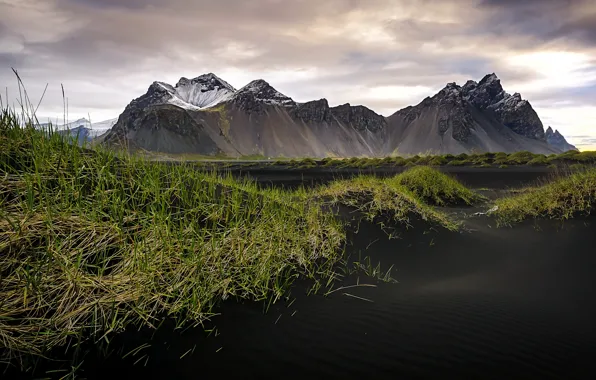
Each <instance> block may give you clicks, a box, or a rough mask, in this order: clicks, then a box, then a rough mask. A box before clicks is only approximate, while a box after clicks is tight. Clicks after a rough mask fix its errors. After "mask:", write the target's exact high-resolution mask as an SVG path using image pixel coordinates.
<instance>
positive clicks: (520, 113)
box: [463, 73, 544, 140]
mask: <svg viewBox="0 0 596 380" xmlns="http://www.w3.org/2000/svg"><path fill="white" fill-rule="evenodd" d="M463 93H464V98H465V99H466V100H467V101H469V102H470V103H471V104H473V105H474V106H475V107H477V108H478V109H480V110H490V111H492V112H494V113H495V115H496V117H497V119H498V120H499V121H500V122H501V123H503V124H504V125H505V126H507V127H508V128H510V129H511V130H512V131H514V132H515V133H517V134H519V135H522V136H526V137H529V138H531V139H536V140H544V126H543V125H542V122H541V121H540V118H539V117H538V115H537V114H536V112H535V111H534V109H533V108H532V106H531V105H530V103H529V102H528V101H527V100H522V98H521V95H520V94H519V93H515V94H513V95H509V94H508V93H506V92H505V91H504V90H503V87H501V81H500V79H499V78H497V76H496V75H495V74H494V73H493V74H489V75H486V76H485V77H484V78H482V80H481V81H480V82H479V83H476V82H474V81H468V82H467V83H466V84H465V85H464V88H463Z"/></svg>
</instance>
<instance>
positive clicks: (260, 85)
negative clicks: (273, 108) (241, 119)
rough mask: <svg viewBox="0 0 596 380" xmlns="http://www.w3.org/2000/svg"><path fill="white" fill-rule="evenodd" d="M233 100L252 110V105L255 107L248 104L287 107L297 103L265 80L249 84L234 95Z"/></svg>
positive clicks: (257, 80)
mask: <svg viewBox="0 0 596 380" xmlns="http://www.w3.org/2000/svg"><path fill="white" fill-rule="evenodd" d="M233 98H234V100H235V101H236V102H239V103H242V104H244V105H245V106H249V108H252V105H254V104H248V103H251V102H252V101H256V102H258V103H264V104H269V105H280V106H286V107H294V106H296V102H294V101H293V100H292V99H291V98H290V97H288V96H286V95H284V94H282V93H281V92H279V91H277V90H276V89H275V88H273V87H272V86H271V85H270V84H269V83H268V82H267V81H265V80H264V79H256V80H253V81H252V82H250V83H248V84H247V85H246V86H244V87H242V88H241V89H240V90H238V91H237V92H236V93H235V94H234V96H233Z"/></svg>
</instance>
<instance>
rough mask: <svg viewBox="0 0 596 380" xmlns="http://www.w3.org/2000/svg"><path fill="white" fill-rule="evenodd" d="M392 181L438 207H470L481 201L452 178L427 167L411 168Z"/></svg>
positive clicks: (480, 198)
mask: <svg viewBox="0 0 596 380" xmlns="http://www.w3.org/2000/svg"><path fill="white" fill-rule="evenodd" d="M394 181H395V182H397V183H398V184H400V185H402V186H403V187H405V188H406V189H408V190H410V191H411V192H412V193H414V194H415V195H416V196H417V197H419V198H420V199H422V200H423V201H425V202H427V203H432V204H435V205H438V206H445V205H455V204H466V205H471V204H473V203H475V202H478V201H480V200H482V199H483V198H482V197H481V196H480V195H478V194H476V193H475V192H473V191H472V190H470V189H468V188H467V187H465V186H464V185H462V184H461V183H460V182H458V181H457V180H456V179H454V178H453V177H450V176H448V175H447V174H445V173H441V172H440V171H438V170H435V169H432V168H429V167H427V166H419V167H414V168H411V169H409V170H407V171H405V172H403V173H401V174H400V175H398V176H396V177H395V178H394Z"/></svg>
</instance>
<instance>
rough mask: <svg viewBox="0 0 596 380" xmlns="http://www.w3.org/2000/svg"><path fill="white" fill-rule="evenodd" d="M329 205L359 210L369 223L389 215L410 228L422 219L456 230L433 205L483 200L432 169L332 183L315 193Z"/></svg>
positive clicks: (453, 222)
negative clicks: (414, 221)
mask: <svg viewBox="0 0 596 380" xmlns="http://www.w3.org/2000/svg"><path fill="white" fill-rule="evenodd" d="M313 194H314V196H316V197H318V198H321V199H325V200H326V202H327V203H328V204H332V205H337V204H342V205H345V206H350V207H353V208H356V209H357V210H359V211H360V212H362V213H363V214H364V215H365V216H366V217H367V218H368V219H369V220H374V218H376V217H379V216H388V217H389V218H390V219H392V220H394V221H396V222H398V223H399V224H402V225H406V226H409V225H411V220H412V218H415V219H420V218H421V219H423V220H426V221H428V222H431V223H435V224H439V225H441V226H443V227H445V228H448V229H450V230H456V229H457V228H458V223H456V222H455V221H453V220H451V219H450V218H449V217H448V216H447V215H446V214H444V213H443V212H441V211H438V210H436V209H435V208H433V207H432V206H431V205H429V204H428V201H430V203H434V204H438V205H445V204H451V203H465V204H472V203H474V202H477V201H479V200H481V199H482V197H480V196H479V195H477V194H475V193H474V192H472V191H471V190H469V189H467V188H466V187H465V186H463V185H462V184H460V183H459V182H457V181H456V180H455V179H453V178H451V177H449V176H447V175H445V174H443V173H441V172H439V171H438V170H435V169H432V168H423V167H413V168H411V169H408V170H407V171H405V172H404V173H401V174H399V175H396V176H394V177H390V178H385V179H382V178H378V177H375V176H367V175H361V176H358V177H355V178H352V179H347V180H339V181H334V182H331V183H330V184H328V185H324V186H321V187H320V188H318V189H316V190H315V191H314V193H313Z"/></svg>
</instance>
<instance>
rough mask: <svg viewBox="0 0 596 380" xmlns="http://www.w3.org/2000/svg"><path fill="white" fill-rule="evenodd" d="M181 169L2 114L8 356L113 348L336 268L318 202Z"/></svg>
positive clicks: (3, 312)
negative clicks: (142, 330) (141, 332)
mask: <svg viewBox="0 0 596 380" xmlns="http://www.w3.org/2000/svg"><path fill="white" fill-rule="evenodd" d="M288 199H290V196H289V195H288V194H286V193H284V192H283V191H281V190H275V191H273V190H270V191H267V190H260V189H259V188H257V186H256V185H255V184H254V183H251V182H247V181H243V182H240V181H237V180H234V179H232V178H231V177H222V176H219V175H217V174H214V173H205V172H200V171H197V170H196V168H194V167H191V166H186V165H166V164H160V163H150V162H147V161H145V160H143V159H140V158H138V157H134V156H126V155H118V154H116V153H113V152H110V151H107V150H102V149H94V150H88V149H81V148H80V147H77V146H76V144H72V141H67V140H66V139H65V138H64V137H63V136H60V135H58V134H54V133H49V134H47V133H44V132H41V131H39V130H37V129H35V128H33V126H32V125H31V123H29V124H28V125H26V126H23V124H22V123H21V122H20V121H19V118H18V117H17V115H16V114H15V113H14V112H13V111H11V110H10V109H4V110H3V111H2V114H1V115H0V274H1V276H0V347H2V348H3V350H2V357H1V358H0V359H2V360H4V361H10V362H20V363H21V364H23V362H22V360H23V359H24V358H28V357H31V355H33V357H35V356H44V355H46V354H48V353H49V352H50V351H51V350H52V348H55V347H58V346H63V345H65V344H68V343H70V342H73V341H75V342H76V341H80V340H85V339H92V340H95V341H98V340H105V341H109V339H110V337H111V335H112V334H114V333H116V332H118V331H122V330H123V329H124V328H126V327H127V326H129V325H134V326H139V327H140V326H156V325H158V324H159V323H160V321H161V320H162V319H163V318H165V317H170V318H174V319H175V320H176V321H177V323H178V324H180V325H182V324H185V325H188V324H199V323H201V322H202V321H204V320H205V319H206V318H209V317H210V316H211V315H212V313H213V307H214V306H215V305H216V304H217V303H218V302H220V301H221V300H225V299H227V298H240V299H251V300H267V299H269V300H271V301H275V300H277V299H279V298H280V297H281V296H282V295H283V294H284V293H285V291H286V290H287V289H288V287H289V285H290V284H291V283H292V281H293V280H294V279H295V278H296V276H297V275H302V276H305V277H309V278H315V279H316V278H319V277H321V276H323V277H324V276H325V275H326V274H330V273H331V272H330V268H331V267H332V265H333V264H334V263H335V262H336V261H337V260H339V259H340V257H341V250H340V249H339V247H340V245H341V243H342V241H343V239H344V232H343V228H342V226H341V225H340V223H339V222H338V221H336V220H335V219H334V218H333V216H332V215H329V214H326V213H324V212H323V211H321V209H320V207H317V204H316V203H313V202H312V201H309V202H300V199H301V198H300V197H293V198H292V199H293V202H291V203H288V202H287V200H288Z"/></svg>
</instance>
